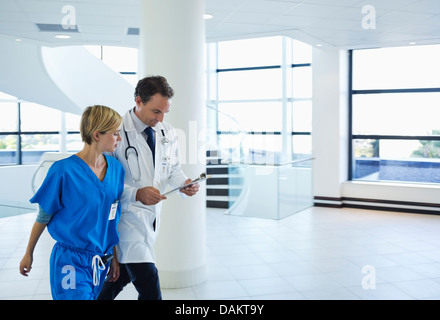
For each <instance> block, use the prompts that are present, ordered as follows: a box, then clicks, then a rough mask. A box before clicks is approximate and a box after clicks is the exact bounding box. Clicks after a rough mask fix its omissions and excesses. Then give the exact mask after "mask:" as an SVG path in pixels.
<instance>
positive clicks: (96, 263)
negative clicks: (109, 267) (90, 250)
mask: <svg viewBox="0 0 440 320" xmlns="http://www.w3.org/2000/svg"><path fill="white" fill-rule="evenodd" d="M92 269H93V285H94V286H95V287H96V286H99V283H100V274H101V272H100V273H99V274H98V270H105V265H104V262H102V259H101V257H100V256H99V255H96V256H94V257H93V258H92Z"/></svg>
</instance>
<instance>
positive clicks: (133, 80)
mask: <svg viewBox="0 0 440 320" xmlns="http://www.w3.org/2000/svg"><path fill="white" fill-rule="evenodd" d="M84 48H86V49H87V50H88V51H89V52H90V53H92V54H93V55H94V56H96V57H97V58H98V59H100V60H102V62H103V63H105V64H106V65H107V66H108V67H110V68H111V69H113V70H114V71H116V72H119V73H120V74H121V76H122V77H123V78H125V80H127V81H128V82H129V83H130V84H132V85H133V86H136V84H137V80H138V79H137V75H136V70H137V65H138V49H137V48H129V47H116V46H84Z"/></svg>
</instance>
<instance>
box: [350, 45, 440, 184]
mask: <svg viewBox="0 0 440 320" xmlns="http://www.w3.org/2000/svg"><path fill="white" fill-rule="evenodd" d="M439 54H440V45H429V46H417V47H413V46H411V47H397V48H384V49H368V50H356V51H353V52H352V68H351V69H352V96H351V97H352V99H351V114H352V119H351V126H352V132H351V133H352V144H351V148H352V149H351V153H350V154H351V157H352V161H350V163H351V168H350V175H351V178H352V179H354V180H366V181H404V182H419V183H420V182H421V183H440V122H439V121H438V119H440V76H439V74H440V60H439V59H438V56H439Z"/></svg>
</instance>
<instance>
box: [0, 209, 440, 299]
mask: <svg viewBox="0 0 440 320" xmlns="http://www.w3.org/2000/svg"><path fill="white" fill-rule="evenodd" d="M34 219H35V213H29V214H22V215H17V216H11V217H5V218H1V219H0V299H51V295H50V286H49V266H48V261H49V255H50V251H51V247H52V245H53V243H54V242H53V240H52V239H51V238H50V236H49V235H48V233H47V232H45V233H44V234H43V236H42V238H41V239H40V241H39V243H38V245H37V248H36V250H35V254H34V264H33V269H32V272H31V274H30V276H29V277H27V278H25V277H23V276H21V275H20V274H19V272H18V265H19V261H20V259H21V257H22V255H23V254H24V250H25V248H26V245H27V241H28V237H29V232H30V229H31V226H32V224H33V222H34ZM439 229H440V216H435V215H421V214H409V213H395V212H384V211H369V210H355V209H331V208H319V207H313V208H310V209H308V210H305V211H302V212H300V213H298V214H296V215H293V216H290V217H288V218H285V219H283V220H280V221H274V220H264V219H254V218H243V217H234V216H228V215H224V210H221V209H208V210H207V252H208V279H207V281H206V282H204V283H202V284H199V285H196V286H193V287H189V288H183V289H173V290H170V289H164V290H163V298H164V299H182V300H189V299H194V300H200V299H204V300H205V299H259V300H265V299H277V300H281V299H289V300H291V299H292V300H294V299H342V300H345V299H347V300H362V299H440V233H439V232H438V230H439ZM136 298H137V292H136V290H135V289H134V288H133V287H132V285H129V286H127V288H125V289H124V291H123V292H122V293H121V294H120V296H119V297H118V299H136Z"/></svg>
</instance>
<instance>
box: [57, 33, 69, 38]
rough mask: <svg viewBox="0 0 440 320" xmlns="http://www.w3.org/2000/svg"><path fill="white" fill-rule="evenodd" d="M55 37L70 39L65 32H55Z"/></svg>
mask: <svg viewBox="0 0 440 320" xmlns="http://www.w3.org/2000/svg"><path fill="white" fill-rule="evenodd" d="M55 38H57V39H70V36H68V35H66V34H57V35H56V36H55Z"/></svg>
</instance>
